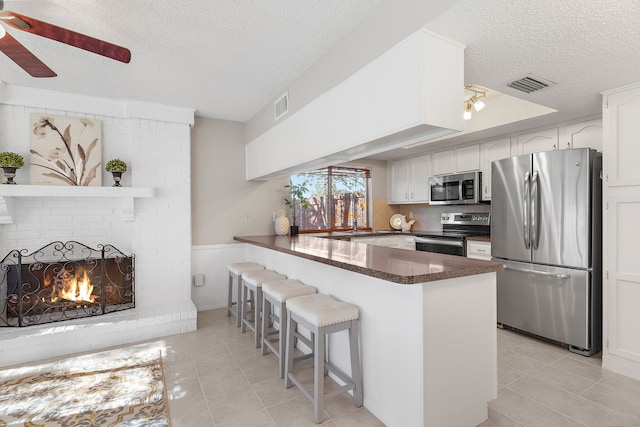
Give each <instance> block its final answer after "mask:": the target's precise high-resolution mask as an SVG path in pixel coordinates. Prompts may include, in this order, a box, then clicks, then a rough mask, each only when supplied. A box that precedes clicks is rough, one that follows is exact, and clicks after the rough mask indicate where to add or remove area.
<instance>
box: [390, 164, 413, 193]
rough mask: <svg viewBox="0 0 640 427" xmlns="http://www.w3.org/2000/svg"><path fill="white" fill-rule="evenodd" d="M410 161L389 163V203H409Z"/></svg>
mask: <svg viewBox="0 0 640 427" xmlns="http://www.w3.org/2000/svg"><path fill="white" fill-rule="evenodd" d="M409 171H410V166H409V159H403V160H394V161H392V162H389V190H390V193H391V194H389V203H409Z"/></svg>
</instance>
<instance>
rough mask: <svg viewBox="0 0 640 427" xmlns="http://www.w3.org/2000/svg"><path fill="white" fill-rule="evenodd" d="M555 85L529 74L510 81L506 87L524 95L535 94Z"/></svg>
mask: <svg viewBox="0 0 640 427" xmlns="http://www.w3.org/2000/svg"><path fill="white" fill-rule="evenodd" d="M555 85H556V84H555V83H553V82H551V81H549V80H545V79H543V78H540V77H537V76H534V75H533V74H529V75H527V76H525V77H522V78H521V79H517V80H514V81H512V82H511V83H507V86H509V87H510V88H513V89H516V90H519V91H521V92H524V93H531V92H535V91H537V90H540V89H544V88H545V87H549V86H555Z"/></svg>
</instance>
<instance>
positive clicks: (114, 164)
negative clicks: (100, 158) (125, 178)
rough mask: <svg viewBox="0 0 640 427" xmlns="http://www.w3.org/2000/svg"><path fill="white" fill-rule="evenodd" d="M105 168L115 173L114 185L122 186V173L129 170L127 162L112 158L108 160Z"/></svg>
mask: <svg viewBox="0 0 640 427" xmlns="http://www.w3.org/2000/svg"><path fill="white" fill-rule="evenodd" d="M105 170H106V171H107V172H111V174H112V175H113V180H114V181H115V184H113V186H114V187H122V185H120V180H121V179H122V173H123V172H126V171H127V164H126V163H125V162H124V161H122V160H120V159H111V160H109V161H108V162H107V166H106V167H105Z"/></svg>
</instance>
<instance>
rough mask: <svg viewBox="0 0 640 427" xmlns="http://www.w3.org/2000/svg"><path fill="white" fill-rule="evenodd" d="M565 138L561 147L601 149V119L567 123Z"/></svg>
mask: <svg viewBox="0 0 640 427" xmlns="http://www.w3.org/2000/svg"><path fill="white" fill-rule="evenodd" d="M565 140H566V142H565V144H564V147H562V148H593V149H594V150H598V151H602V119H596V120H589V121H588V122H582V123H573V124H570V125H567V126H566V127H565Z"/></svg>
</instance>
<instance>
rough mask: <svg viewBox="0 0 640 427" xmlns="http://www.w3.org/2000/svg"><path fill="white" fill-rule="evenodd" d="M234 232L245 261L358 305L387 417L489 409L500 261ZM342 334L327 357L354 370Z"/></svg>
mask: <svg viewBox="0 0 640 427" xmlns="http://www.w3.org/2000/svg"><path fill="white" fill-rule="evenodd" d="M235 240H237V241H240V242H244V243H247V248H246V260H247V261H253V262H258V263H261V264H263V265H265V266H266V267H267V268H269V269H272V270H276V271H278V272H279V273H283V274H286V275H287V276H288V277H290V278H294V279H298V280H300V281H302V282H304V283H305V284H307V285H309V286H314V287H316V288H317V289H318V291H319V292H322V293H326V294H329V295H332V296H334V297H336V298H338V299H340V300H343V301H345V302H349V303H352V304H355V305H357V306H358V308H359V310H360V337H361V354H362V369H363V392H364V405H365V407H367V409H368V410H369V411H371V412H372V413H373V414H374V415H376V416H377V417H378V418H379V419H380V420H382V421H383V422H384V423H385V424H386V425H388V426H390V427H394V426H398V427H399V426H402V427H405V426H438V427H446V426H452V427H453V426H455V427H464V426H469V427H473V426H477V425H478V424H480V423H482V422H483V421H484V420H486V419H487V403H488V402H489V401H490V400H492V399H494V398H496V397H497V377H496V287H495V286H496V275H495V272H496V271H499V270H501V269H502V265H501V264H499V263H493V262H487V261H479V260H473V259H467V258H464V257H456V256H451V255H441V254H434V253H428V252H413V251H406V250H402V249H394V248H386V247H380V246H373V245H366V244H362V243H352V242H349V241H344V240H333V239H327V238H319V237H312V236H309V235H300V236H295V237H290V236H238V237H235ZM342 334H344V335H342ZM336 335H337V336H335V337H331V341H330V357H331V360H332V361H333V362H334V363H335V364H336V365H338V366H339V367H340V368H341V369H343V370H345V371H346V372H349V364H348V358H347V355H348V340H347V337H346V333H341V334H336Z"/></svg>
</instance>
